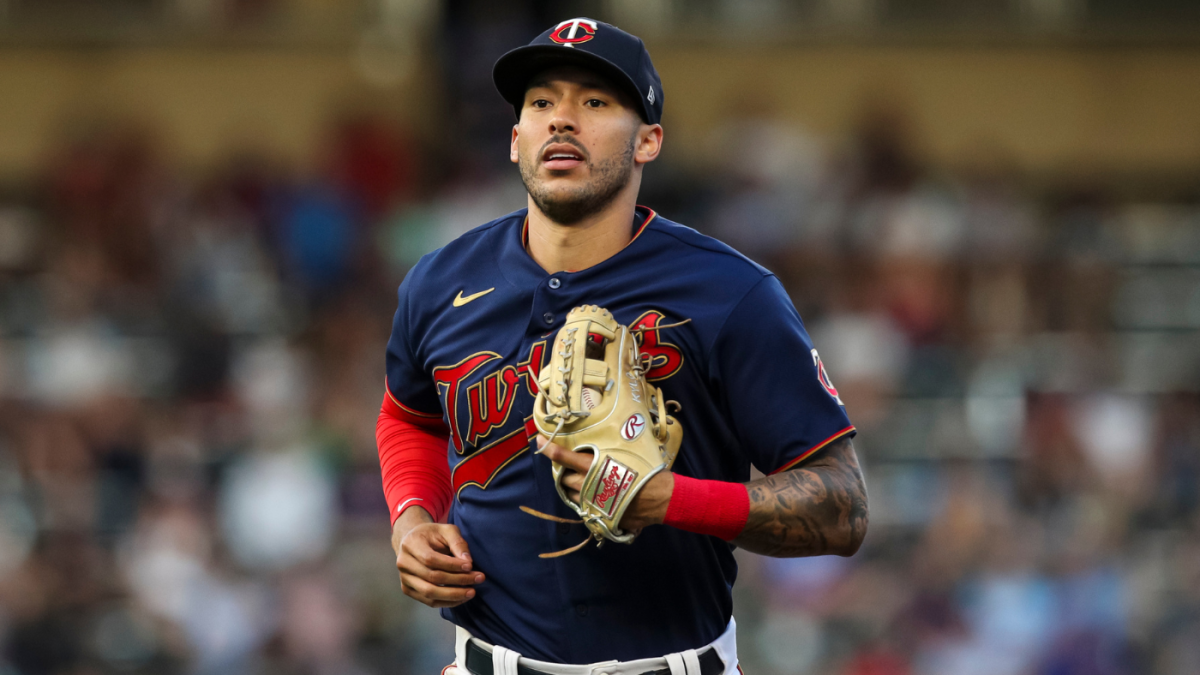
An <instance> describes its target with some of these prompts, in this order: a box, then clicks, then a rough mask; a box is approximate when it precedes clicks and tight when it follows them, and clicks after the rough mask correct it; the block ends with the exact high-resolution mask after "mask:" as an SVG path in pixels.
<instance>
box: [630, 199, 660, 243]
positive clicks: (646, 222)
mask: <svg viewBox="0 0 1200 675" xmlns="http://www.w3.org/2000/svg"><path fill="white" fill-rule="evenodd" d="M641 208H643V209H646V210H647V211H649V212H650V215H648V216H646V219H645V220H643V221H642V224H641V226H640V227H638V231H637V232H636V233H634V235H633V239H630V240H629V244H632V243H633V242H634V239H637V238H638V237H640V236H642V233H643V232H645V231H646V226H647V225H649V224H650V221H652V220H654V217H655V216H657V215H658V214H657V213H655V212H654V209H652V208H650V207H648V206H643V207H641ZM629 244H625V245H626V246H628V245H629Z"/></svg>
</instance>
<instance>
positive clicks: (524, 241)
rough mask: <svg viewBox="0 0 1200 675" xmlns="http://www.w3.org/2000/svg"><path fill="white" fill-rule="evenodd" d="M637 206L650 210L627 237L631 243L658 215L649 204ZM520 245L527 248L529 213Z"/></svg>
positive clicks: (522, 224) (522, 230)
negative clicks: (635, 230)
mask: <svg viewBox="0 0 1200 675" xmlns="http://www.w3.org/2000/svg"><path fill="white" fill-rule="evenodd" d="M637 208H640V209H646V210H647V211H649V212H650V214H649V215H648V216H646V219H645V220H643V221H642V224H641V225H638V229H637V232H634V233H633V236H632V237H630V238H629V244H632V243H633V242H634V240H635V239H637V238H638V237H640V236H642V233H643V232H645V231H646V226H647V225H649V224H650V221H652V220H654V218H655V217H656V216H657V215H658V213H656V212H655V211H654V209H652V208H650V207H649V206H641V205H638V207H637ZM629 244H625V246H629ZM521 246H522V247H524V248H525V250H526V251H528V250H529V215H528V214H526V216H525V222H523V223H521ZM623 248H624V247H622V249H623ZM567 271H568V272H576V271H578V270H567Z"/></svg>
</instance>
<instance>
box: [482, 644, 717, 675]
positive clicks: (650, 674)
mask: <svg viewBox="0 0 1200 675" xmlns="http://www.w3.org/2000/svg"><path fill="white" fill-rule="evenodd" d="M697 656H698V658H699V659H700V675H721V673H723V672H725V662H724V661H722V660H721V657H720V656H718V655H717V650H715V649H713V648H712V647H709V648H708V649H707V650H705V651H704V653H702V654H699V655H697ZM466 665H467V671H468V672H470V673H473V675H495V672H494V671H493V670H492V655H491V654H489V653H488V652H487V650H485V649H484V648H483V647H480V646H479V645H477V644H475V641H474V640H468V641H467V664H466ZM517 675H549V674H547V673H546V672H545V671H542V670H538V669H536V668H530V667H529V666H522V665H518V666H517ZM643 675H671V669H670V668H659V669H658V670H649V671H646V672H645V673H644V674H643Z"/></svg>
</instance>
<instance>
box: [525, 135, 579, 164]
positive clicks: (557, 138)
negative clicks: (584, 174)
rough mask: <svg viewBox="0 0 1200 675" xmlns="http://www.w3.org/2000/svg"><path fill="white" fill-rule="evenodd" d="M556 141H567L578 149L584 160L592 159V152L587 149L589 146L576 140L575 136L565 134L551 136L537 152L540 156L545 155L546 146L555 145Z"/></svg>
mask: <svg viewBox="0 0 1200 675" xmlns="http://www.w3.org/2000/svg"><path fill="white" fill-rule="evenodd" d="M555 143H566V144H567V145H570V146H572V147H574V148H575V149H576V150H578V151H579V154H581V155H583V159H584V161H588V162H590V161H591V160H592V155H591V153H589V152H588V151H587V148H585V147H583V144H582V143H580V142H579V141H577V140H575V137H574V136H568V135H565V134H555V135H554V136H551V137H550V140H548V141H546V142H545V143H544V144H542V149H541V150H539V151H538V154H537V156H538V158H541V157H542V156H544V155H545V154H546V148H548V147H550V146H551V145H554V144H555Z"/></svg>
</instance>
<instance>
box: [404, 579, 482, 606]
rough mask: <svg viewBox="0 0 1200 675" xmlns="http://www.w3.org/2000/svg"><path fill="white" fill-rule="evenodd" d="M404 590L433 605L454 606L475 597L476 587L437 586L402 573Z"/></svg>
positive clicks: (409, 594) (411, 595)
mask: <svg viewBox="0 0 1200 675" xmlns="http://www.w3.org/2000/svg"><path fill="white" fill-rule="evenodd" d="M400 581H401V583H403V584H404V591H405V594H407V595H408V596H410V597H413V598H416V599H417V600H420V601H421V602H423V603H425V604H427V605H429V606H431V607H452V606H454V605H459V604H462V603H464V602H466V601H467V600H470V599H471V598H473V597H475V589H473V588H462V587H459V586H435V585H433V584H431V583H429V582H428V581H425V580H424V579H421V578H419V577H416V576H413V575H411V574H401V575H400Z"/></svg>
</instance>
